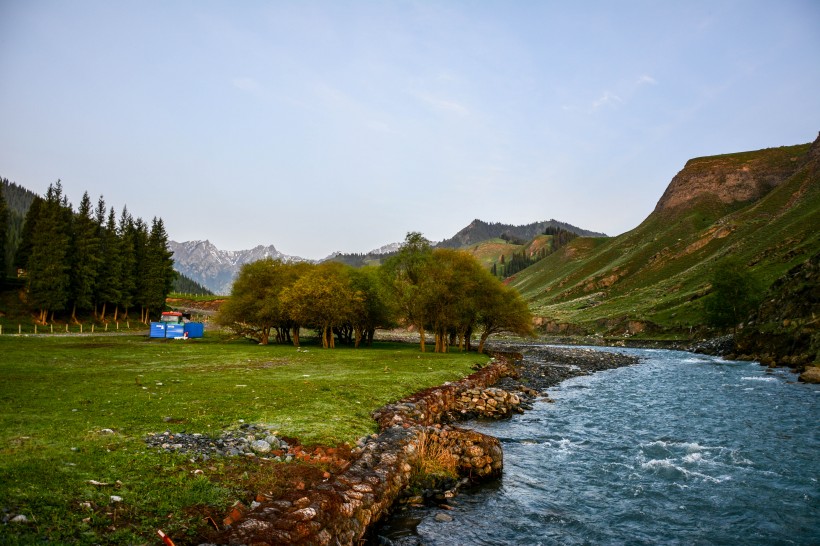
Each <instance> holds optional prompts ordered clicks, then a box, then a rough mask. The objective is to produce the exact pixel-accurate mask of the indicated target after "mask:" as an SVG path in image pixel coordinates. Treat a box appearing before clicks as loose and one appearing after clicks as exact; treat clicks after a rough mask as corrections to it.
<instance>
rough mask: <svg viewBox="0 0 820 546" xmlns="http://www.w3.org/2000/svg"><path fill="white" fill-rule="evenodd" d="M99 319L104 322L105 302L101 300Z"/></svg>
mask: <svg viewBox="0 0 820 546" xmlns="http://www.w3.org/2000/svg"><path fill="white" fill-rule="evenodd" d="M100 320H101V321H103V322H105V302H103V306H102V313H100Z"/></svg>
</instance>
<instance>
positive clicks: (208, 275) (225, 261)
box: [168, 240, 303, 294]
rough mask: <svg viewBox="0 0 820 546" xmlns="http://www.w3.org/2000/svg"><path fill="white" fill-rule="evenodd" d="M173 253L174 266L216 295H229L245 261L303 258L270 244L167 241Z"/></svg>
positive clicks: (297, 259)
mask: <svg viewBox="0 0 820 546" xmlns="http://www.w3.org/2000/svg"><path fill="white" fill-rule="evenodd" d="M168 248H169V249H170V250H171V251H173V253H174V268H175V269H176V270H177V271H179V272H181V273H183V274H185V275H186V276H188V277H190V278H191V279H193V280H195V281H196V282H198V283H199V284H201V285H203V286H205V287H206V288H208V289H209V290H211V291H212V292H214V293H215V294H229V293H230V291H231V285H232V284H233V279H234V278H235V277H236V274H237V273H239V269H240V268H241V267H242V266H243V265H244V264H246V263H250V262H255V261H257V260H262V259H264V258H273V259H279V260H283V261H286V262H287V261H303V258H299V257H296V256H287V255H285V254H282V253H281V252H279V251H278V250H276V247H274V246H273V245H268V246H262V245H259V246H256V247H254V248H252V249H250V250H220V249H218V248H217V247H216V246H215V245H214V244H213V243H211V242H210V241H207V240H206V241H186V242H184V243H178V242H176V241H169V243H168Z"/></svg>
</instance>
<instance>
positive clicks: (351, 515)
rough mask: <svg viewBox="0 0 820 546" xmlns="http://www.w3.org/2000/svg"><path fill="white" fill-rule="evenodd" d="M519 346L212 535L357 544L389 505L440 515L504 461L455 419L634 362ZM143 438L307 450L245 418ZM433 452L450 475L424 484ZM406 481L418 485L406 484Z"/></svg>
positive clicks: (498, 412) (184, 448) (224, 448)
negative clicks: (224, 427) (222, 426)
mask: <svg viewBox="0 0 820 546" xmlns="http://www.w3.org/2000/svg"><path fill="white" fill-rule="evenodd" d="M518 349H519V347H518V346H514V345H509V346H506V345H498V346H496V347H495V348H494V350H495V351H498V353H497V354H496V356H495V357H494V358H493V361H492V362H491V363H490V364H489V365H487V366H485V367H483V368H481V369H479V370H478V371H476V372H475V373H474V374H472V375H470V376H469V377H467V378H465V379H463V380H461V381H458V382H454V383H446V384H444V385H441V386H439V387H435V388H432V389H427V390H425V391H422V392H419V393H416V394H415V395H413V396H411V397H408V398H406V399H404V400H401V401H399V402H397V403H395V404H389V405H387V406H384V407H383V408H380V409H379V410H377V411H376V412H374V414H373V417H374V419H375V420H376V422H377V423H378V424H379V429H380V430H381V432H380V433H379V434H374V435H372V436H371V437H368V438H365V439H363V440H362V441H361V442H359V445H358V446H357V447H355V448H354V449H353V450H352V452H350V453H348V454H347V455H348V457H347V460H346V461H336V462H338V463H341V464H335V465H331V466H332V467H333V471H332V472H330V473H326V475H325V479H324V480H322V481H320V482H316V483H313V484H307V487H305V488H304V489H300V490H295V491H290V492H288V493H287V494H285V495H282V496H280V497H278V498H262V497H260V498H259V499H258V501H259V502H256V503H254V505H253V506H252V507H250V509H248V508H244V507H242V508H243V509H242V510H234V511H232V513H231V514H230V515H229V517H228V518H226V520H225V524H226V527H225V529H224V532H223V533H221V534H220V535H219V536H215V537H214V538H213V539H211V540H212V543H215V544H256V545H263V544H268V545H277V544H357V543H360V542H361V541H362V540H363V538H364V537H365V534H366V533H367V532H368V530H369V529H371V528H372V527H373V525H374V524H375V522H377V521H379V520H380V519H382V518H383V517H384V516H385V515H386V514H388V513H389V512H391V511H395V510H402V509H406V508H411V509H412V508H413V507H415V508H418V507H419V506H422V505H427V506H431V505H432V506H436V507H438V509H440V510H441V513H440V514H437V517H440V518H441V519H442V520H445V519H446V518H447V517H448V516H447V514H446V509H447V504H446V503H447V502H448V501H449V499H452V498H453V497H454V496H455V495H456V494H457V491H458V489H459V488H460V487H462V486H464V485H466V484H468V483H471V482H473V481H476V480H483V479H487V478H493V477H497V476H499V475H500V473H501V470H502V465H503V453H502V451H501V447H500V444H499V442H498V440H497V439H496V438H493V437H490V436H486V435H483V434H480V433H478V432H475V431H472V430H465V429H460V428H458V427H457V426H454V423H456V422H458V421H460V420H463V419H465V418H472V417H481V418H505V417H509V416H510V415H512V414H514V413H519V412H522V411H523V409H524V408H526V407H528V405H529V404H530V403H531V401H532V400H534V399H535V398H536V397H539V396H543V395H545V392H544V391H545V389H547V388H549V387H551V386H554V385H556V384H558V383H560V382H561V381H563V380H565V379H567V378H569V377H575V376H578V375H587V374H590V373H594V372H596V371H600V370H605V369H611V368H616V367H620V366H626V365H630V364H634V363H635V362H637V359H635V358H633V357H629V356H625V355H621V354H617V353H606V352H600V351H593V350H589V349H581V348H557V347H527V351H526V354H521V353H519V352H518ZM146 442H147V443H148V444H149V445H151V446H153V447H154V448H156V449H160V450H166V451H178V452H185V453H190V454H192V456H193V458H198V459H201V460H207V459H208V458H212V457H222V456H244V457H250V458H252V457H262V458H275V459H278V460H280V461H285V462H287V461H291V460H294V459H296V458H300V459H303V457H304V456H305V455H306V453H305V452H304V451H303V450H302V448H301V447H300V446H298V444H297V443H296V442H294V441H291V440H289V439H282V438H278V437H276V436H275V434H274V431H273V430H270V429H269V428H268V427H266V426H264V425H258V424H257V425H245V424H242V425H240V426H239V427H237V429H235V430H231V431H226V432H225V433H223V434H222V435H221V436H220V437H218V438H206V437H203V436H201V435H196V434H185V433H177V434H172V433H170V432H167V431H166V432H164V433H159V434H154V435H151V436H149V437H147V438H146ZM431 453H433V454H434V455H430V454H431ZM323 454H324V453H323ZM307 455H309V454H307ZM324 455H326V454H324ZM429 457H435V458H443V459H444V460H447V461H449V462H450V464H451V465H452V468H453V469H454V472H455V476H454V477H453V478H449V479H446V480H444V481H442V480H440V479H438V478H435V479H434V480H433V481H432V482H430V483H429V487H428V486H426V485H424V484H425V483H427V482H425V481H424V479H425V478H424V476H422V482H421V483H422V486H418V483H419V482H418V479H419V478H418V475H419V468H420V467H422V466H423V465H422V464H421V463H422V462H423V459H425V458H429ZM411 483H416V484H417V486H416V487H415V488H414V489H413V490H412V491H410V489H409V488H408V486H409V485H410V484H411ZM419 487H421V489H419ZM209 544H210V543H209Z"/></svg>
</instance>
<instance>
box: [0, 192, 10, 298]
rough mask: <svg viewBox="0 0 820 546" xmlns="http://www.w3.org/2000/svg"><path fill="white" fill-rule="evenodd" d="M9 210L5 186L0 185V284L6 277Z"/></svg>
mask: <svg viewBox="0 0 820 546" xmlns="http://www.w3.org/2000/svg"><path fill="white" fill-rule="evenodd" d="M8 224H9V211H8V207H7V206H6V199H5V197H3V186H2V185H0V285H2V284H3V283H4V282H5V279H6V241H7V240H8V237H7V234H8Z"/></svg>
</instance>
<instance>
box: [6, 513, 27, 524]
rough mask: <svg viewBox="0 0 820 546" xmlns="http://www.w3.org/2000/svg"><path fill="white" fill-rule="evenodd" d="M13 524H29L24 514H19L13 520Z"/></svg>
mask: <svg viewBox="0 0 820 546" xmlns="http://www.w3.org/2000/svg"><path fill="white" fill-rule="evenodd" d="M10 521H11V522H12V523H28V518H27V517H26V516H25V515H24V514H18V515H16V516H14V517H13V518H11V520H10Z"/></svg>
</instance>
